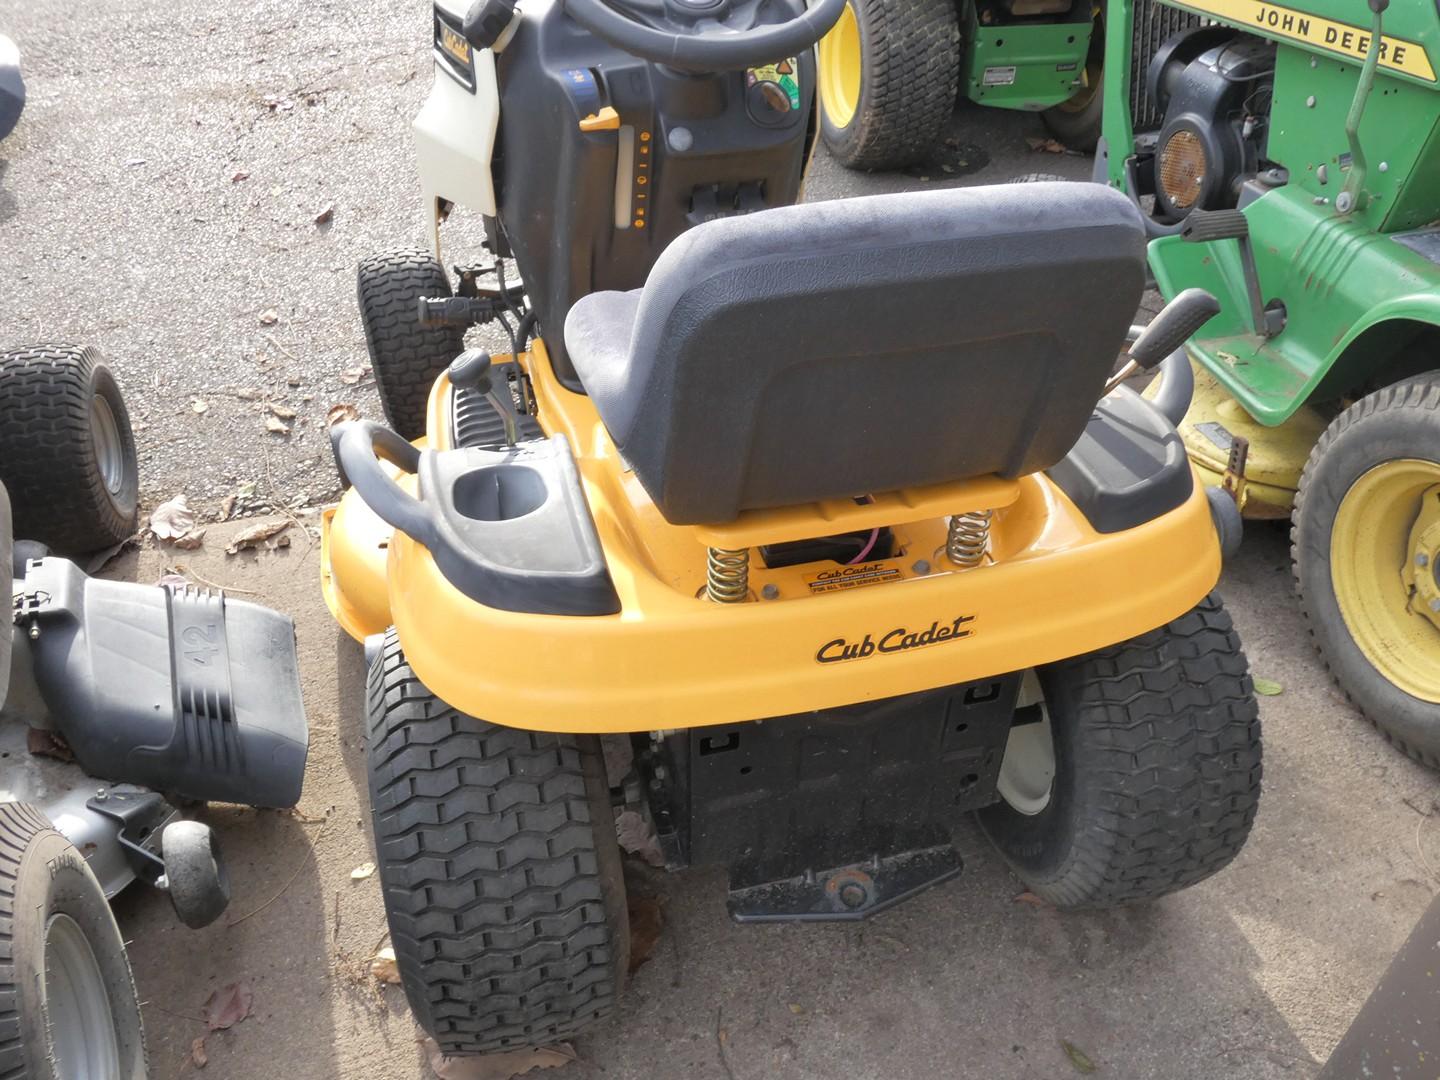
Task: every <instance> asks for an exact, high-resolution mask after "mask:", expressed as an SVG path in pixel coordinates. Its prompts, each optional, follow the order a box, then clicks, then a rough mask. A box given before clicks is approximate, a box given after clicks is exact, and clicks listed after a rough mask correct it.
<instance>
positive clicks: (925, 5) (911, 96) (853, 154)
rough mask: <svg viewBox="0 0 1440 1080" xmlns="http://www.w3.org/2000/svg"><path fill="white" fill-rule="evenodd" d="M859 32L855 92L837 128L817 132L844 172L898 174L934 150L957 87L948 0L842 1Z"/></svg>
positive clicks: (951, 0)
mask: <svg viewBox="0 0 1440 1080" xmlns="http://www.w3.org/2000/svg"><path fill="white" fill-rule="evenodd" d="M850 4H851V7H852V8H853V10H854V12H855V19H856V23H857V24H858V28H859V31H860V52H861V57H862V62H861V71H860V95H859V99H858V102H857V104H856V108H855V115H854V116H853V117H851V119H850V122H849V123H848V124H846V125H845V126H844V127H843V128H842V127H837V126H835V124H834V123H833V122H832V121H831V120H830V118H829V117H828V116H827V115H826V113H825V110H824V108H823V107H822V108H821V110H820V131H821V135H822V136H823V137H824V139H825V145H826V146H827V147H828V148H829V150H830V153H832V154H833V155H834V156H835V158H836V160H838V161H839V162H840V164H842V165H844V166H846V167H847V168H850V169H869V170H874V169H899V168H903V167H904V166H906V165H913V164H915V163H916V162H918V161H922V160H924V159H925V158H926V157H927V156H929V154H930V153H931V152H932V151H933V150H934V149H935V143H936V141H937V140H938V139H939V138H940V133H941V131H942V130H944V127H945V124H946V122H947V121H948V120H949V119H950V114H951V113H952V112H954V110H955V98H956V95H957V94H958V93H959V89H960V21H959V16H958V15H957V13H956V8H955V0H850Z"/></svg>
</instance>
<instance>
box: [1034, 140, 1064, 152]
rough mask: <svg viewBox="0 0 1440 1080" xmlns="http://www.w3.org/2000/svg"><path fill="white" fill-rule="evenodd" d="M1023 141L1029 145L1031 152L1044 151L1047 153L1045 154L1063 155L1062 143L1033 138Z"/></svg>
mask: <svg viewBox="0 0 1440 1080" xmlns="http://www.w3.org/2000/svg"><path fill="white" fill-rule="evenodd" d="M1025 141H1026V142H1027V143H1029V144H1030V149H1031V150H1041V151H1044V152H1045V153H1047V154H1063V153H1065V147H1064V145H1063V144H1062V143H1059V142H1056V141H1055V140H1054V139H1035V138H1031V139H1026V140H1025Z"/></svg>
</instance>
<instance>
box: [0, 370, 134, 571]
mask: <svg viewBox="0 0 1440 1080" xmlns="http://www.w3.org/2000/svg"><path fill="white" fill-rule="evenodd" d="M0 482H3V483H4V485H5V487H6V488H7V489H9V492H10V503H11V506H12V508H13V510H14V515H15V524H14V533H15V537H16V538H17V539H23V540H36V541H39V542H40V543H42V544H44V545H46V546H47V547H49V548H51V549H53V550H54V551H55V552H56V553H58V554H62V555H79V554H84V553H86V552H91V551H99V550H100V549H102V548H107V547H111V546H112V545H114V544H118V543H120V542H121V541H123V540H127V539H129V538H130V537H131V536H134V535H135V530H136V527H137V523H138V520H139V513H140V467H139V464H138V461H137V459H136V455H135V433H134V432H133V431H132V430H131V428H130V414H129V413H128V412H127V411H126V409H125V401H124V399H123V398H122V397H121V396H120V387H119V386H118V385H116V382H115V376H114V375H112V374H111V373H110V368H109V367H108V366H107V365H106V364H105V362H104V360H102V359H101V357H100V353H99V352H98V351H97V350H95V349H91V348H81V347H80V346H77V345H54V344H51V345H30V346H26V347H25V348H21V349H14V350H11V351H9V352H4V353H0Z"/></svg>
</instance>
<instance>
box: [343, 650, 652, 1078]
mask: <svg viewBox="0 0 1440 1080" xmlns="http://www.w3.org/2000/svg"><path fill="white" fill-rule="evenodd" d="M368 695H369V776H370V800H371V821H372V824H373V826H374V831H375V851H376V856H377V858H376V862H377V863H378V866H379V873H380V882H381V887H382V890H383V892H384V898H385V911H386V916H387V918H388V920H389V924H390V938H391V941H392V943H393V945H394V949H395V958H396V960H397V961H398V964H399V968H400V978H401V982H402V984H403V985H404V987H405V995H406V997H407V998H409V1001H410V1009H411V1011H412V1012H413V1013H414V1014H415V1018H416V1020H417V1021H418V1022H419V1024H420V1026H421V1027H422V1028H424V1029H425V1031H426V1032H427V1033H428V1034H429V1035H430V1036H431V1037H432V1038H434V1039H435V1041H436V1043H438V1044H439V1046H440V1049H441V1050H442V1051H443V1052H444V1053H446V1054H450V1055H456V1054H483V1053H492V1052H495V1051H503V1050H515V1049H519V1048H523V1047H528V1046H543V1045H546V1044H547V1043H553V1042H555V1041H557V1040H560V1039H568V1038H571V1037H572V1036H574V1035H577V1034H579V1033H580V1032H581V1031H583V1030H585V1029H586V1028H588V1027H589V1026H590V1025H592V1024H593V1023H595V1022H596V1021H598V1020H600V1019H602V1018H604V1017H605V1016H607V1015H608V1014H609V1013H610V1012H611V1011H613V1009H614V1008H615V1005H616V1002H617V1001H618V1000H619V997H620V994H621V992H622V990H623V988H624V982H625V976H626V972H627V969H628V966H629V955H630V923H629V916H628V914H627V912H626V904H625V880H624V874H623V870H622V867H621V861H620V848H619V845H618V843H617V842H616V838H615V818H614V813H613V811H612V809H611V805H610V791H609V786H608V784H607V782H606V777H605V764H604V760H603V758H602V756H601V752H600V742H599V739H598V738H596V737H594V736H577V735H560V734H554V733H551V732H535V731H523V730H521V729H519V728H506V727H499V726H498V725H495V724H490V723H487V722H486V721H484V720H479V719H476V718H475V717H473V716H467V715H466V714H464V713H462V712H460V711H458V710H457V709H453V708H451V707H449V706H448V705H446V704H445V703H444V702H443V701H440V700H439V699H438V698H436V697H435V696H434V695H433V694H431V693H430V692H429V691H428V690H426V688H425V687H424V685H423V684H422V683H421V682H420V680H419V679H418V678H416V676H415V674H414V672H413V671H411V669H410V667H409V665H407V664H406V662H405V656H404V653H403V652H402V651H401V648H400V643H399V640H398V639H397V637H396V634H395V631H394V630H393V629H392V630H391V631H390V632H389V633H388V634H387V635H386V639H385V645H384V649H383V651H382V652H381V653H380V655H379V656H377V657H376V659H375V662H374V663H373V664H372V665H371V667H370V674H369V687H368Z"/></svg>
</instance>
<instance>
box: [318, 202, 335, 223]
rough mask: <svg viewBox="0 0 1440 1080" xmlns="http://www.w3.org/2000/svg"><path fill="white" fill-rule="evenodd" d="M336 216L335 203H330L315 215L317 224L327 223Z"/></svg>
mask: <svg viewBox="0 0 1440 1080" xmlns="http://www.w3.org/2000/svg"><path fill="white" fill-rule="evenodd" d="M334 218H335V204H334V203H330V204H328V205H327V206H326V207H325V209H323V210H321V211H320V212H319V213H318V214H316V215H315V224H316V225H326V224H328V223H329V222H330V221H332V220H334Z"/></svg>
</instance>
